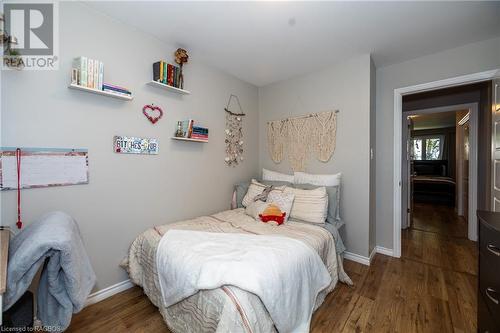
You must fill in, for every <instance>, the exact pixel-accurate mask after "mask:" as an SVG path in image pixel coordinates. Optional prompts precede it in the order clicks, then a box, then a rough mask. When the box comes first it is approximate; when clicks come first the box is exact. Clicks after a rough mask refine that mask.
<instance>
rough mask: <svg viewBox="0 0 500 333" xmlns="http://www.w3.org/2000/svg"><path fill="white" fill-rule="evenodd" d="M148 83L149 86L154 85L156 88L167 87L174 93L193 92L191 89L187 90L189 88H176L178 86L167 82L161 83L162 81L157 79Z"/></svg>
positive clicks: (185, 93) (184, 93)
mask: <svg viewBox="0 0 500 333" xmlns="http://www.w3.org/2000/svg"><path fill="white" fill-rule="evenodd" d="M147 85H148V86H152V87H156V88H161V89H165V90H168V91H171V92H174V93H177V94H181V95H189V94H191V92H190V91H187V90H184V89H181V88H176V87H173V86H171V85H168V84H165V83H161V82H157V81H153V80H151V81H150V82H148V83H147Z"/></svg>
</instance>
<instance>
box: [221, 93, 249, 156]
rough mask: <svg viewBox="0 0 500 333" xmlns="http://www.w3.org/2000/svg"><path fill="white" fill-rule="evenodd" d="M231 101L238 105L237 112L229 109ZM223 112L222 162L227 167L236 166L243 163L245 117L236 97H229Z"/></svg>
mask: <svg viewBox="0 0 500 333" xmlns="http://www.w3.org/2000/svg"><path fill="white" fill-rule="evenodd" d="M233 99H234V100H236V102H237V103H238V108H239V112H233V111H231V110H230V109H229V107H230V106H231V101H232V100H233ZM224 111H226V140H225V142H226V157H225V159H224V161H225V162H226V164H227V165H229V166H236V165H238V164H239V163H240V162H242V161H243V117H244V116H245V114H244V113H243V109H242V108H241V104H240V99H239V98H238V96H236V95H231V96H229V100H228V101H227V106H226V107H225V108H224Z"/></svg>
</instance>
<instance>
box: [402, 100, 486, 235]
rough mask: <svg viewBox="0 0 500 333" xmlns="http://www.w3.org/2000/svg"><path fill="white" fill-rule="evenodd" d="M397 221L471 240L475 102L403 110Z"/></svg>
mask: <svg viewBox="0 0 500 333" xmlns="http://www.w3.org/2000/svg"><path fill="white" fill-rule="evenodd" d="M402 126H403V128H404V131H403V141H404V142H405V143H406V144H405V145H403V147H404V148H403V149H404V152H403V154H402V156H405V158H404V159H403V160H402V163H401V165H402V170H403V171H402V179H403V181H402V193H403V198H405V199H406V200H404V201H403V203H402V212H403V214H402V216H401V220H402V223H401V227H402V229H406V228H417V229H420V230H424V231H433V232H438V233H442V234H443V235H444V236H446V235H447V234H454V235H460V236H463V237H465V238H468V239H469V240H472V241H476V240H477V218H476V215H475V212H476V210H477V183H478V179H477V163H478V162H477V151H478V149H477V148H478V147H477V142H478V140H477V133H478V104H477V103H471V104H460V105H450V106H444V107H438V108H430V109H421V110H414V111H410V112H405V113H404V119H403V125H402Z"/></svg>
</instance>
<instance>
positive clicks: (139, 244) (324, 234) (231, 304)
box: [122, 208, 350, 333]
mask: <svg viewBox="0 0 500 333" xmlns="http://www.w3.org/2000/svg"><path fill="white" fill-rule="evenodd" d="M171 230H192V231H203V232H213V233H228V234H229V233H230V234H245V235H268V236H286V237H288V238H293V239H295V240H297V241H300V242H302V243H304V244H306V245H307V246H309V247H310V248H312V249H313V250H314V251H315V252H316V253H318V255H319V256H320V257H321V259H322V261H323V263H324V265H325V266H326V268H327V269H328V272H329V273H330V277H331V278H332V282H331V283H330V285H329V286H328V287H327V288H326V289H324V290H322V291H321V293H320V294H319V295H318V297H317V299H316V304H315V309H317V308H318V307H319V306H320V305H321V304H322V303H323V301H324V299H325V297H326V296H327V295H328V293H329V292H331V291H332V290H333V288H334V287H335V286H336V284H337V281H338V280H339V279H340V281H342V282H345V283H350V279H349V278H348V276H347V275H346V274H345V272H344V270H343V268H342V260H341V258H339V256H337V254H336V251H335V245H334V241H333V237H332V235H331V234H330V233H329V232H328V231H326V230H325V229H323V228H319V227H317V226H315V225H310V224H304V223H293V222H289V223H287V224H286V225H281V226H279V227H276V226H272V225H269V224H267V223H260V222H256V221H255V219H254V218H252V217H250V216H248V215H246V214H245V210H244V209H241V208H240V209H235V210H227V211H224V212H220V213H217V214H214V215H212V216H201V217H198V218H195V219H192V220H186V221H179V222H176V223H170V224H165V225H161V226H156V227H154V228H151V229H148V230H146V231H145V232H144V233H142V234H140V235H139V236H138V237H137V238H136V239H135V240H134V242H133V243H132V245H131V247H130V250H129V253H128V256H127V258H126V260H124V261H123V263H122V265H123V267H125V268H126V269H127V271H128V273H129V275H130V278H131V280H132V281H133V282H134V283H135V284H137V285H140V286H141V287H143V289H144V292H145V294H146V295H147V296H148V298H149V299H150V300H151V302H152V303H153V304H154V305H155V306H157V307H158V308H159V310H160V312H161V314H162V316H163V318H164V319H165V322H166V323H167V324H168V326H169V328H170V331H172V332H190V333H207V332H211V333H214V332H215V333H233V332H245V333H276V328H275V326H274V323H273V320H272V319H271V317H270V316H269V312H268V311H267V310H266V308H265V306H264V304H263V303H262V301H261V300H260V298H259V297H258V296H256V295H255V294H253V293H250V292H247V291H244V290H242V289H240V288H238V287H235V286H223V287H221V288H216V289H210V290H200V291H199V292H198V293H196V294H194V295H192V296H190V297H188V298H186V299H184V300H183V301H180V302H178V303H176V304H174V305H172V306H170V307H168V308H167V307H165V306H164V305H163V300H162V296H161V290H160V286H159V274H158V270H157V267H156V253H157V249H158V244H159V243H160V240H161V239H162V236H163V235H165V234H166V233H167V232H169V231H171Z"/></svg>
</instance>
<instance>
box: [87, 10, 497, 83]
mask: <svg viewBox="0 0 500 333" xmlns="http://www.w3.org/2000/svg"><path fill="white" fill-rule="evenodd" d="M86 3H87V4H89V5H90V6H92V7H94V8H95V9H97V10H99V11H101V12H104V13H106V14H107V15H109V16H111V17H113V18H116V19H118V20H120V21H122V22H124V23H127V24H130V25H133V26H135V27H136V28H138V29H140V30H142V31H144V32H147V33H150V34H152V35H155V36H156V37H158V38H159V39H161V40H163V41H164V42H166V43H169V44H173V45H175V46H182V47H185V48H187V49H188V51H189V52H190V54H191V57H192V58H197V60H198V61H202V62H204V63H206V64H208V65H211V66H214V67H217V68H219V69H221V70H223V71H226V72H228V73H231V74H233V75H235V76H236V77H238V78H240V79H242V80H244V81H247V82H250V83H253V84H255V85H257V86H262V85H266V84H269V83H272V82H275V81H280V80H283V79H287V78H290V77H292V76H295V75H299V74H303V73H307V72H310V71H313V70H317V69H320V68H322V67H326V66H328V65H331V64H334V63H337V62H340V61H343V60H345V59H348V58H351V57H355V56H357V55H361V54H366V53H372V56H373V60H374V62H375V65H376V66H377V67H381V66H386V65H390V64H394V63H398V62H402V61H405V60H409V59H412V58H417V57H420V56H423V55H427V54H431V53H435V52H439V51H442V50H446V49H450V48H454V47H458V46H461V45H465V44H468V43H472V42H476V41H480V40H485V39H489V38H493V37H496V36H500V2H499V1H495V2H449V1H448V2H409V1H405V2H281V1H278V2H272V1H258V2H161V1H158V2H149V1H148V2H144V1H98V2H94V1H90V2H86Z"/></svg>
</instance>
